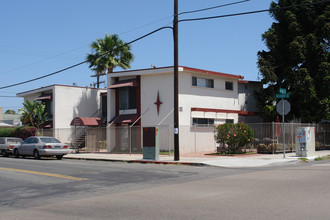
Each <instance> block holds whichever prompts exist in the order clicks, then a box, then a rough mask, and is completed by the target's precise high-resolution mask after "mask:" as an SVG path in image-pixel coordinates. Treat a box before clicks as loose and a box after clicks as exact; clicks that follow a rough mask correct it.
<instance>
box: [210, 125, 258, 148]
mask: <svg viewBox="0 0 330 220" xmlns="http://www.w3.org/2000/svg"><path fill="white" fill-rule="evenodd" d="M216 129H217V133H216V135H215V140H216V142H217V143H218V144H222V145H223V147H224V148H225V149H226V151H227V152H226V153H229V154H233V153H241V152H242V148H243V147H244V146H245V145H246V144H248V143H250V142H251V141H253V135H254V134H253V131H252V129H251V128H250V127H249V126H248V125H247V124H244V123H243V122H242V123H236V124H231V123H225V124H221V125H218V126H217V127H216Z"/></svg>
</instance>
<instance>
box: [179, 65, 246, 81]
mask: <svg viewBox="0 0 330 220" xmlns="http://www.w3.org/2000/svg"><path fill="white" fill-rule="evenodd" d="M181 67H182V68H183V69H184V70H187V71H192V72H198V73H203V74H209V75H216V76H223V77H228V78H234V79H244V76H242V75H234V74H228V73H221V72H214V71H209V70H202V69H197V68H191V67H185V66H181Z"/></svg>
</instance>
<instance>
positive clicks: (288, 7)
mask: <svg viewBox="0 0 330 220" xmlns="http://www.w3.org/2000/svg"><path fill="white" fill-rule="evenodd" d="M242 2H246V1H240V2H234V3H229V4H226V5H232V4H237V3H242ZM328 2H330V0H325V1H320V2H312V3H306V4H299V5H292V6H285V7H278V8H274V9H264V10H257V11H250V12H241V13H234V14H228V15H219V16H210V17H201V18H190V19H182V20H179V21H178V23H179V22H188V21H201V20H209V19H217V18H224V17H233V16H241V15H248V14H256V13H262V12H269V11H274V10H285V9H290V8H294V7H302V6H310V5H316V4H323V3H328ZM219 7H220V6H214V7H210V8H205V9H200V10H195V11H188V12H183V13H186V14H188V13H193V12H199V11H204V10H210V9H213V8H219ZM222 7H223V6H222ZM179 14H180V13H179ZM163 29H173V27H171V26H164V27H161V28H158V29H156V30H154V31H151V32H149V33H148V34H145V35H143V36H141V37H139V38H136V39H134V40H133V41H130V42H128V43H126V44H124V45H122V46H121V47H124V46H127V45H129V44H132V43H134V42H137V41H139V40H141V39H143V38H145V37H147V36H150V35H152V34H154V33H156V32H158V31H160V30H163ZM121 47H118V48H115V50H118V49H120V48H121ZM109 52H110V51H109ZM109 52H105V53H103V54H101V55H100V56H103V55H105V54H107V53H109ZM87 62H88V61H87V60H86V61H82V62H80V63H77V64H75V65H72V66H69V67H67V68H64V69H61V70H59V71H55V72H53V73H50V74H46V75H44V76H41V77H37V78H34V79H31V80H27V81H23V82H20V83H15V84H12V85H8V86H2V87H0V89H6V88H10V87H14V86H18V85H22V84H26V83H29V82H32V81H36V80H40V79H43V78H46V77H49V76H52V75H55V74H58V73H61V72H64V71H66V70H69V69H72V68H74V67H77V66H80V65H82V64H84V63H87Z"/></svg>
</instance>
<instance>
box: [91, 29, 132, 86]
mask: <svg viewBox="0 0 330 220" xmlns="http://www.w3.org/2000/svg"><path fill="white" fill-rule="evenodd" d="M90 47H91V48H92V53H91V54H88V55H87V62H88V63H89V68H90V69H91V70H93V71H95V73H96V75H95V76H96V77H97V88H99V86H100V76H102V75H106V74H108V73H112V72H113V69H114V68H115V67H121V68H123V69H125V70H126V69H128V68H131V66H130V63H131V62H132V61H133V59H134V56H133V54H132V53H131V52H130V50H131V46H130V45H128V44H126V43H125V42H124V41H122V40H121V39H120V38H119V37H118V35H116V34H113V35H110V34H109V35H107V34H105V37H104V38H99V39H97V40H96V41H94V42H92V44H91V45H90Z"/></svg>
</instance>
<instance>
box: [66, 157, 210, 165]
mask: <svg viewBox="0 0 330 220" xmlns="http://www.w3.org/2000/svg"><path fill="white" fill-rule="evenodd" d="M64 159H70V160H90V161H105V162H121V163H142V164H163V165H184V166H212V165H209V164H205V163H199V162H184V161H178V162H175V161H155V160H124V159H108V158H83V157H70V156H66V157H64Z"/></svg>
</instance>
